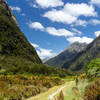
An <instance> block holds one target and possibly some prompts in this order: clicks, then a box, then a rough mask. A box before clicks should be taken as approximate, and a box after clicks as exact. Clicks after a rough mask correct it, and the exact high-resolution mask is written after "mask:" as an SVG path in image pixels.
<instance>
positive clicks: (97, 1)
mask: <svg viewBox="0 0 100 100" xmlns="http://www.w3.org/2000/svg"><path fill="white" fill-rule="evenodd" d="M91 4H96V5H100V0H91Z"/></svg>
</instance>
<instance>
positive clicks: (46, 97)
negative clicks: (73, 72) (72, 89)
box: [27, 81, 73, 100]
mask: <svg viewBox="0 0 100 100" xmlns="http://www.w3.org/2000/svg"><path fill="white" fill-rule="evenodd" d="M72 82H73V81H69V82H66V83H65V84H63V85H60V86H55V87H53V88H51V89H49V90H48V91H46V92H44V93H41V94H39V95H37V96H34V97H31V98H29V99H27V100H53V99H54V97H55V96H56V95H57V94H59V93H60V92H61V91H63V92H65V91H66V88H67V87H69V86H71V84H72Z"/></svg>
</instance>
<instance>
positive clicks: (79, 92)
mask: <svg viewBox="0 0 100 100" xmlns="http://www.w3.org/2000/svg"><path fill="white" fill-rule="evenodd" d="M87 84H88V83H87V81H86V80H83V81H81V82H80V83H79V84H78V85H77V86H76V82H75V81H66V83H65V84H63V85H60V86H55V87H53V88H51V89H49V90H48V91H47V92H45V93H41V94H39V95H37V96H35V97H31V98H29V99H27V100H83V93H84V88H85V86H86V85H87ZM61 92H62V93H63V95H62V96H63V97H59V95H60V93H61ZM60 96H61V95H60ZM58 98H63V99H58Z"/></svg>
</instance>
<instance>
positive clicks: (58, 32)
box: [46, 27, 74, 37]
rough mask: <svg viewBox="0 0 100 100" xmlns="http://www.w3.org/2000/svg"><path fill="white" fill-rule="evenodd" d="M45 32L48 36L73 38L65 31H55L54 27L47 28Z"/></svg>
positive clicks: (71, 34) (70, 33)
mask: <svg viewBox="0 0 100 100" xmlns="http://www.w3.org/2000/svg"><path fill="white" fill-rule="evenodd" d="M46 31H47V32H48V33H49V34H50V35H54V36H65V37H66V36H73V35H74V33H72V32H70V31H68V30H66V29H58V30H57V29H56V28H54V27H47V28H46Z"/></svg>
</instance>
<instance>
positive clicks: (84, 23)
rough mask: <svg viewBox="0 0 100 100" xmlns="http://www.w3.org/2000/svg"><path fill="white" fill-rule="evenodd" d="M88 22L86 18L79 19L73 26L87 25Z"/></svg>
mask: <svg viewBox="0 0 100 100" xmlns="http://www.w3.org/2000/svg"><path fill="white" fill-rule="evenodd" d="M87 24H88V22H87V21H85V20H80V19H79V20H77V21H76V22H75V23H73V24H72V26H86V25H87Z"/></svg>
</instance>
